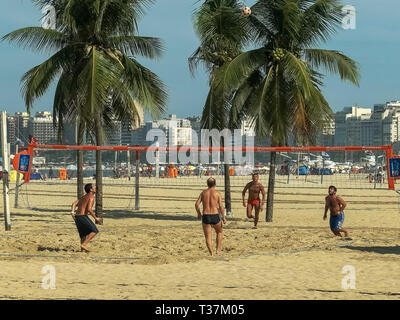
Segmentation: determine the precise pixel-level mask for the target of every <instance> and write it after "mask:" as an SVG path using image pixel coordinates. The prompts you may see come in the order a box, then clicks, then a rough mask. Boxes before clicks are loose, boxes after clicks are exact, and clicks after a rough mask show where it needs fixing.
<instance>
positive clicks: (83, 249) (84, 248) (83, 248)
mask: <svg viewBox="0 0 400 320" xmlns="http://www.w3.org/2000/svg"><path fill="white" fill-rule="evenodd" d="M81 251H84V252H90V251H89V249H88V248H87V247H85V246H84V245H81Z"/></svg>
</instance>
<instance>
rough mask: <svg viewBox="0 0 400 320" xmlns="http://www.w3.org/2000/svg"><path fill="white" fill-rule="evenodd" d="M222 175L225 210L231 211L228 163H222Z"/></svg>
mask: <svg viewBox="0 0 400 320" xmlns="http://www.w3.org/2000/svg"><path fill="white" fill-rule="evenodd" d="M224 176H225V212H226V213H227V214H228V212H229V213H231V211H232V209H231V208H232V207H231V203H232V201H231V180H230V175H229V164H226V163H225V164H224Z"/></svg>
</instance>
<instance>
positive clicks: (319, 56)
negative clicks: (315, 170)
mask: <svg viewBox="0 0 400 320" xmlns="http://www.w3.org/2000/svg"><path fill="white" fill-rule="evenodd" d="M341 7H342V6H341V1H339V0H259V1H258V2H257V3H256V4H255V5H254V6H253V7H252V8H251V10H252V14H251V15H250V16H249V18H248V22H249V28H250V29H251V34H252V35H254V43H255V45H256V48H255V49H253V50H249V51H247V52H244V53H241V54H240V55H238V56H237V57H235V58H234V59H233V60H232V61H230V62H228V63H226V64H225V65H224V67H223V70H222V69H221V71H220V72H219V73H218V80H216V81H215V83H214V84H215V88H214V90H216V91H218V92H227V91H228V92H232V90H236V91H235V95H234V98H233V102H232V104H233V106H234V108H235V109H237V110H241V111H242V112H245V113H246V114H248V115H249V117H250V118H251V120H252V123H253V125H254V126H255V131H256V134H257V136H258V137H260V138H263V137H268V138H269V140H270V143H271V145H272V146H285V145H287V144H288V142H289V137H291V136H292V137H294V139H295V140H296V142H297V143H298V144H303V145H310V144H312V143H313V142H314V140H315V134H316V132H318V130H320V129H321V128H322V126H323V125H324V123H326V122H327V121H329V119H331V118H332V110H331V108H330V106H329V104H328V102H327V101H326V100H325V98H324V96H323V95H322V93H321V90H320V87H321V86H322V85H323V79H324V75H323V74H322V73H320V72H322V71H327V72H329V73H331V74H339V76H340V78H341V79H342V80H347V81H349V82H351V83H353V84H355V85H358V79H359V67H358V64H357V63H356V62H355V61H353V60H352V59H350V58H349V57H347V56H345V55H344V54H343V53H341V52H339V51H336V50H326V49H319V48H315V46H318V45H320V44H322V43H325V42H326V41H327V40H328V39H329V38H330V37H331V36H332V35H333V34H334V33H335V31H336V30H337V28H338V27H339V25H340V23H341V21H342V17H343V14H342V12H341ZM321 69H322V70H321ZM270 162H271V166H270V174H269V182H268V197H267V208H266V211H267V212H266V221H267V222H270V221H272V217H273V195H274V185H275V162H276V153H275V152H272V153H271V161H270Z"/></svg>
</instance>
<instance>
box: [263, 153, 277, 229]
mask: <svg viewBox="0 0 400 320" xmlns="http://www.w3.org/2000/svg"><path fill="white" fill-rule="evenodd" d="M275 167H276V152H275V151H273V152H271V165H270V168H269V180H268V193H267V208H266V210H267V212H266V219H265V221H266V222H272V217H273V213H274V189H275V172H276V168H275Z"/></svg>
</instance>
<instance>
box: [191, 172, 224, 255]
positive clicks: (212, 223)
mask: <svg viewBox="0 0 400 320" xmlns="http://www.w3.org/2000/svg"><path fill="white" fill-rule="evenodd" d="M215 185H216V182H215V179H214V178H208V180H207V186H208V189H206V190H203V192H202V193H200V196H199V198H198V199H197V201H196V204H195V208H196V211H197V218H198V219H199V220H202V225H203V232H204V237H205V239H206V244H207V248H208V251H209V252H210V255H211V256H212V255H213V247H212V239H211V236H212V229H211V227H212V228H214V230H215V231H216V233H217V238H216V242H217V255H218V254H220V253H221V243H222V222H221V216H220V214H221V215H222V221H223V222H224V223H226V217H225V210H224V206H223V204H222V197H221V195H220V193H219V192H218V191H217V190H215ZM200 203H203V212H201V211H200ZM219 212H220V213H219Z"/></svg>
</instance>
